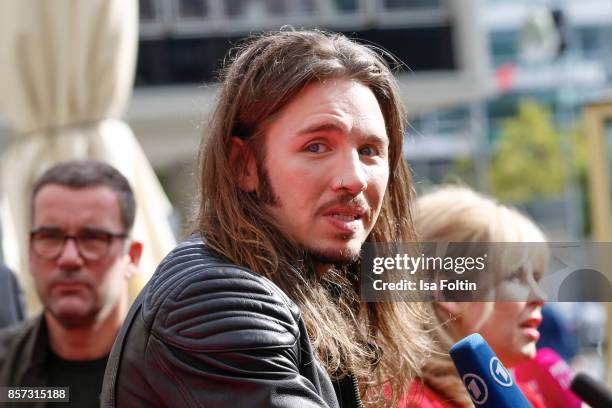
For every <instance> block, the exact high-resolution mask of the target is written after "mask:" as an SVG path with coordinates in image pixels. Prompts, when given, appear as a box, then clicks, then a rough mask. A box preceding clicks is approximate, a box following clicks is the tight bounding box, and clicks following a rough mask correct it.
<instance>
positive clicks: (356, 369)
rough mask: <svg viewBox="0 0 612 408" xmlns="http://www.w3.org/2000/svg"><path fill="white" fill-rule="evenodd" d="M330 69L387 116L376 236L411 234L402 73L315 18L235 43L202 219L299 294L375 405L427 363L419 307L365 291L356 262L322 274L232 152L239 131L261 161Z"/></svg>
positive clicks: (211, 138)
mask: <svg viewBox="0 0 612 408" xmlns="http://www.w3.org/2000/svg"><path fill="white" fill-rule="evenodd" d="M330 77H344V78H349V79H353V80H356V81H359V82H361V83H363V84H364V85H366V86H368V87H369V88H370V89H371V91H372V92H373V93H374V95H375V97H376V98H377V100H378V103H379V105H380V108H381V111H382V113H383V116H384V119H385V124H386V130H387V134H388V137H389V141H390V147H389V168H390V177H389V183H388V187H387V191H386V194H385V197H384V201H383V206H382V210H381V213H380V216H379V218H378V221H377V222H376V225H375V226H374V229H373V230H372V232H371V233H370V235H369V237H368V241H371V242H408V241H413V240H414V238H415V233H414V230H413V227H412V216H411V206H412V199H413V190H412V182H411V177H410V172H409V171H408V168H407V166H406V164H405V162H404V160H403V155H402V145H403V139H404V120H405V115H404V109H403V107H402V104H401V102H400V99H399V95H398V90H397V84H396V81H395V78H394V77H393V74H392V72H391V70H390V69H389V68H388V67H387V65H386V64H385V62H384V60H383V58H382V57H381V56H380V55H379V54H378V53H377V52H376V51H375V50H374V49H373V47H368V46H365V45H361V44H358V43H357V42H355V41H352V40H350V39H348V38H346V37H345V36H343V35H340V34H333V33H327V32H322V31H318V30H309V31H280V32H273V33H268V34H264V35H260V36H255V37H251V38H249V39H247V40H246V41H245V42H243V43H242V44H240V45H239V46H237V47H236V48H235V49H234V50H233V51H232V52H231V53H230V55H229V57H228V60H227V61H226V62H225V69H224V70H223V71H222V73H221V77H220V79H221V81H222V84H221V88H220V91H219V95H218V101H217V105H216V108H215V110H214V111H213V113H212V116H211V118H210V122H209V124H208V126H207V131H206V134H205V136H204V138H203V141H202V146H201V149H200V176H201V191H200V194H201V200H200V202H201V207H200V209H199V219H198V223H199V229H200V232H201V234H202V235H203V237H204V239H205V240H206V243H207V245H208V246H209V247H210V248H211V249H212V250H214V251H216V252H217V253H219V254H220V255H221V256H223V257H224V258H226V259H228V260H229V261H231V262H233V263H235V264H239V265H243V266H246V267H248V268H250V269H252V270H253V271H256V272H258V273H260V274H262V275H263V276H266V277H268V278H270V279H271V280H272V281H274V282H275V283H276V284H277V285H278V286H279V287H280V288H281V289H282V290H283V291H285V293H287V295H288V296H289V297H290V298H291V299H292V300H293V301H294V302H296V304H297V305H298V306H299V307H300V310H301V313H302V316H303V319H304V321H305V323H306V325H307V327H308V331H309V335H310V337H311V341H312V343H313V345H314V347H315V349H316V350H317V353H318V356H319V359H320V361H321V362H322V363H323V365H324V366H325V368H326V369H327V371H328V373H329V374H330V375H331V376H332V377H335V378H339V377H342V376H344V375H346V374H347V373H349V372H350V373H352V374H354V375H355V376H356V377H357V378H358V379H359V381H360V384H361V386H362V394H363V396H364V398H365V399H366V402H367V401H369V404H371V405H378V404H383V403H384V402H385V400H386V402H387V403H390V402H391V401H393V400H394V399H396V398H397V397H398V395H399V394H400V393H403V392H404V391H405V390H406V389H407V386H408V383H409V382H410V381H411V380H412V378H413V377H414V375H415V374H416V373H417V371H418V367H419V366H420V363H421V358H422V357H423V356H424V354H425V351H426V350H427V340H426V339H425V337H424V335H422V332H421V331H420V329H419V327H420V324H419V323H420V320H421V319H422V318H423V315H422V312H421V307H420V306H419V305H418V304H409V303H401V302H381V303H364V302H360V300H359V264H358V263H357V264H354V265H352V266H351V267H348V268H334V269H332V271H330V272H329V273H326V274H324V275H323V276H318V275H317V273H316V272H315V271H314V267H313V264H312V262H311V260H309V258H308V255H307V254H306V253H304V251H303V250H301V249H299V248H298V246H296V245H294V244H292V243H291V242H290V241H289V240H287V238H286V237H283V235H282V234H281V233H280V232H279V229H278V226H277V225H276V223H275V221H274V219H273V218H272V217H271V216H270V215H269V214H267V213H266V211H265V210H264V208H262V205H261V200H260V199H258V197H256V196H255V195H254V194H253V193H247V192H244V191H242V190H241V189H240V188H239V186H238V182H237V178H238V174H239V172H240V171H241V169H237V168H235V167H236V166H234V167H232V164H231V161H230V148H231V138H232V137H233V136H237V137H240V138H241V139H243V140H244V141H245V142H246V144H247V146H249V147H250V148H251V149H252V151H253V152H255V156H256V157H257V161H258V162H261V161H262V160H263V159H262V156H263V155H264V154H265V146H263V143H262V142H261V139H262V138H261V135H262V133H264V132H265V129H266V125H267V124H268V123H270V122H271V121H272V120H273V119H274V117H275V115H276V114H277V113H278V112H279V111H280V110H281V109H283V107H284V106H286V105H287V104H288V103H289V101H291V100H292V98H294V97H295V96H296V95H297V94H298V93H299V92H300V90H302V89H303V88H304V87H305V86H306V85H308V84H310V83H313V82H317V81H322V80H324V79H327V78H330ZM270 143H274V141H270ZM229 181H233V182H229ZM385 387H387V390H392V391H393V395H392V396H393V398H391V399H390V400H389V398H385V397H384V396H383V395H382V394H383V388H385ZM387 397H388V396H387Z"/></svg>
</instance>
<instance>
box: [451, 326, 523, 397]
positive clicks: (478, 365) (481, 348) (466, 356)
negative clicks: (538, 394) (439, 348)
mask: <svg viewBox="0 0 612 408" xmlns="http://www.w3.org/2000/svg"><path fill="white" fill-rule="evenodd" d="M449 353H450V355H451V358H452V359H453V362H454V363H455V367H457V371H459V375H460V377H461V380H462V381H463V385H464V386H465V388H466V389H467V391H468V394H470V397H471V398H472V401H473V402H474V405H476V407H483V408H531V404H530V403H529V401H527V398H525V396H524V395H523V393H522V392H521V390H520V389H519V388H518V386H517V385H516V383H515V382H514V379H513V378H512V375H510V373H509V372H508V370H507V369H506V367H504V366H503V365H502V363H501V361H499V358H497V356H496V355H495V353H494V352H493V350H491V347H490V346H489V344H487V342H486V341H485V339H483V338H482V336H481V335H480V334H478V333H474V334H471V335H469V336H467V337H465V338H464V339H462V340H459V341H458V342H457V343H456V344H455V345H454V346H452V347H451V348H450V350H449Z"/></svg>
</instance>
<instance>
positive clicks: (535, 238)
mask: <svg viewBox="0 0 612 408" xmlns="http://www.w3.org/2000/svg"><path fill="white" fill-rule="evenodd" d="M416 207H417V208H416V212H415V227H416V230H417V234H418V236H419V239H420V241H421V242H474V243H493V242H545V241H546V239H545V236H544V234H543V233H542V231H541V230H540V229H539V228H538V227H537V226H536V225H535V224H534V223H533V222H532V221H531V220H530V219H529V218H527V217H526V216H525V215H523V214H521V213H520V212H518V211H517V210H516V209H514V208H511V207H507V206H505V205H502V204H499V203H498V202H496V201H495V200H493V199H491V198H489V197H486V196H484V195H482V194H479V193H476V192H474V191H473V190H470V189H469V188H466V187H460V186H441V187H438V188H437V189H435V190H434V191H432V192H430V193H428V194H425V195H423V196H421V197H419V198H418V200H417V203H416ZM466 248H467V247H466ZM466 251H467V249H466ZM461 255H464V256H470V255H472V254H468V253H466V254H461ZM517 255H518V256H517ZM509 259H510V257H505V258H504V259H503V262H502V263H501V264H500V266H501V268H503V269H504V271H502V273H503V274H505V273H507V272H511V271H515V270H517V269H518V268H521V267H528V268H535V269H539V270H544V269H545V268H546V265H547V262H548V252H547V249H546V247H545V246H540V245H537V246H533V245H524V246H521V250H520V253H518V254H517V253H516V252H513V257H512V258H511V259H512V262H509ZM429 308H430V313H431V314H432V316H434V322H435V323H434V324H433V325H432V326H431V327H429V330H430V333H431V336H432V338H433V339H434V341H435V343H436V348H437V350H436V352H435V353H434V355H433V356H432V357H431V358H430V359H428V361H427V363H426V364H425V366H424V367H423V369H422V373H421V380H422V382H423V383H424V384H425V385H426V386H428V387H429V388H431V389H432V390H433V391H434V392H436V394H437V395H439V396H441V397H442V398H444V399H447V400H449V401H452V402H453V403H454V404H456V405H458V406H462V407H472V406H473V404H472V402H471V400H470V397H469V395H468V394H467V392H466V391H465V388H464V386H463V383H462V381H461V379H460V378H459V375H458V373H457V371H456V369H455V366H454V364H453V362H452V360H451V358H450V356H449V355H448V349H449V348H450V347H451V345H452V344H453V343H454V341H455V339H453V338H452V337H451V335H450V333H449V330H448V324H449V323H450V322H449V320H448V319H447V318H446V317H444V316H443V313H442V311H441V310H440V308H439V307H438V305H437V304H436V303H432V304H430V305H429ZM451 319H452V317H451Z"/></svg>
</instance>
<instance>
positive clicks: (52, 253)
mask: <svg viewBox="0 0 612 408" xmlns="http://www.w3.org/2000/svg"><path fill="white" fill-rule="evenodd" d="M134 216H135V202H134V195H133V192H132V190H131V188H130V186H129V184H128V182H127V180H126V179H125V177H123V176H122V175H121V174H120V173H119V172H118V171H117V170H115V169H114V168H113V167H111V166H109V165H107V164H104V163H101V162H98V161H94V160H80V161H71V162H65V163H61V164H58V165H55V166H54V167H52V168H50V169H49V170H47V171H46V172H45V173H44V174H43V175H42V176H41V177H40V178H39V179H38V181H37V182H36V184H35V186H34V190H33V193H32V230H31V232H30V243H29V263H30V271H31V273H32V277H33V280H34V284H35V286H36V290H37V293H38V296H39V297H40V300H41V302H42V304H43V307H44V311H43V313H42V314H41V315H40V316H38V317H36V318H34V319H31V320H28V321H26V322H24V323H20V324H17V325H14V326H11V327H9V328H7V329H4V330H2V331H0V386H11V387H17V386H19V387H41V386H44V387H69V395H70V404H63V405H62V406H66V407H68V406H75V407H76V406H78V407H90V406H91V407H98V406H99V393H100V390H101V386H102V379H103V375H104V368H105V366H106V361H107V359H108V354H109V353H110V350H111V347H112V345H113V342H114V340H115V337H116V335H117V332H118V330H119V328H120V326H121V324H122V323H123V320H124V318H125V315H126V312H127V309H128V306H129V305H128V295H127V278H128V277H129V276H131V275H132V274H133V273H135V272H136V271H137V269H138V263H139V260H140V255H141V252H142V245H141V244H140V243H139V242H136V241H133V240H131V239H130V238H129V234H130V230H131V229H132V226H133V224H134ZM20 406H23V405H22V404H20ZM43 406H44V405H43Z"/></svg>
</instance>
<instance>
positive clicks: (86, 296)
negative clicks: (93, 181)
mask: <svg viewBox="0 0 612 408" xmlns="http://www.w3.org/2000/svg"><path fill="white" fill-rule="evenodd" d="M32 229H33V230H37V231H43V233H42V234H43V237H46V238H47V240H52V239H53V237H54V236H55V237H57V236H61V235H62V234H65V235H69V236H74V235H79V234H80V235H81V236H83V237H89V238H90V239H91V238H92V237H93V238H95V236H96V235H95V234H96V233H99V231H105V232H109V233H116V234H117V233H124V232H125V230H124V227H123V225H122V223H121V216H120V207H119V202H118V199H117V195H116V193H115V192H114V191H113V190H111V189H110V188H109V187H106V186H98V187H87V188H79V189H75V188H70V187H67V186H62V185H58V184H48V185H46V186H44V187H43V188H42V189H41V190H40V191H39V192H38V194H37V195H36V197H35V198H34V202H33V223H32ZM83 242H85V240H83ZM132 245H136V244H132ZM138 245H139V244H138ZM85 248H87V247H85ZM107 248H108V249H107V251H105V254H104V256H102V257H100V259H98V260H88V259H86V258H84V257H83V253H84V252H83V251H82V250H81V252H79V248H78V247H77V243H76V241H75V240H74V239H67V240H66V241H65V243H64V246H63V248H62V249H61V252H59V254H58V256H57V257H56V258H55V259H47V258H45V257H42V256H40V255H39V254H37V253H36V252H35V251H34V250H33V239H31V240H30V249H29V260H30V270H31V273H32V276H33V278H34V281H35V285H36V290H37V292H38V295H39V297H40V299H41V301H42V303H43V305H44V307H45V311H46V313H47V314H50V315H51V316H53V317H54V318H55V319H56V320H57V321H58V322H60V324H62V325H63V326H65V327H81V326H88V325H91V324H93V323H95V322H96V321H98V320H100V319H103V318H104V317H105V316H106V315H108V313H109V312H110V311H111V310H112V309H113V308H114V307H117V305H118V302H120V300H121V299H122V297H123V296H125V293H126V279H125V277H126V276H127V275H128V273H129V272H130V268H135V266H136V263H137V262H138V259H137V258H138V257H136V258H133V257H131V255H132V249H133V248H132V246H131V247H130V251H128V253H126V251H125V249H124V248H125V239H123V238H112V239H111V240H110V241H109V244H108V247H107ZM81 249H82V248H81Z"/></svg>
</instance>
